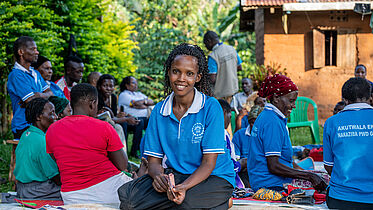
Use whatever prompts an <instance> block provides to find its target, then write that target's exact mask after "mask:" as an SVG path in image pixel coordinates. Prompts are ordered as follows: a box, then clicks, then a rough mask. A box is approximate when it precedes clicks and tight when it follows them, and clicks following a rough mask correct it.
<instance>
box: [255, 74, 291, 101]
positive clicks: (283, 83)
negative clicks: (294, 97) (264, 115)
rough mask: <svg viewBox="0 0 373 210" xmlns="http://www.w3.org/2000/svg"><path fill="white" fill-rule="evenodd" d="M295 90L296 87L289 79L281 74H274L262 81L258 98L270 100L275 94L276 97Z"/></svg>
mask: <svg viewBox="0 0 373 210" xmlns="http://www.w3.org/2000/svg"><path fill="white" fill-rule="evenodd" d="M297 90H298V88H297V86H296V85H295V84H294V82H293V81H291V79H290V78H288V77H286V76H284V75H281V74H275V75H273V76H268V77H266V78H265V79H264V81H263V83H262V86H261V87H260V89H259V92H258V93H259V96H260V97H263V98H268V99H269V100H271V99H272V97H273V95H274V94H275V93H276V95H278V96H283V95H286V94H288V93H290V92H293V91H297Z"/></svg>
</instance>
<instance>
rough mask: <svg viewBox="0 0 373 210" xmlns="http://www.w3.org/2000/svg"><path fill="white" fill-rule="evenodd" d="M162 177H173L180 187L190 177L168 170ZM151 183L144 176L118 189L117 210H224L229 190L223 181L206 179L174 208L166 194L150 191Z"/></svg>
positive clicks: (230, 191)
mask: <svg viewBox="0 0 373 210" xmlns="http://www.w3.org/2000/svg"><path fill="white" fill-rule="evenodd" d="M165 173H166V174H169V173H173V174H174V175H175V183H176V184H180V183H182V182H183V181H184V180H186V179H187V178H188V177H189V176H190V175H186V174H180V173H178V172H176V171H174V170H172V169H165ZM152 183H153V179H152V178H151V177H150V176H149V175H144V176H142V177H140V178H138V179H135V180H133V181H131V182H128V183H126V184H124V185H122V186H121V187H120V188H119V189H118V195H119V200H120V202H121V203H120V209H131V210H132V209H219V210H220V209H222V210H223V209H224V210H225V209H228V205H229V203H228V202H229V198H230V197H231V195H232V192H233V186H232V185H231V184H230V183H229V182H228V181H226V180H225V179H223V178H220V177H217V176H209V177H208V178H207V179H206V180H204V181H203V182H201V183H199V184H198V185H196V186H194V187H193V188H191V189H189V190H188V191H187V192H186V195H185V199H184V201H183V203H182V204H180V205H177V204H176V203H174V202H173V201H170V200H169V199H168V198H167V193H159V192H157V191H155V189H154V188H153V185H152Z"/></svg>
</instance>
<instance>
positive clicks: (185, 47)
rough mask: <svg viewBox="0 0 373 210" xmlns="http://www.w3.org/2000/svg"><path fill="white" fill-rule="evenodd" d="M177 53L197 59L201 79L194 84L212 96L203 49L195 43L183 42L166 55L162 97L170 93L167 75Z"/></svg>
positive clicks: (199, 89)
mask: <svg viewBox="0 0 373 210" xmlns="http://www.w3.org/2000/svg"><path fill="white" fill-rule="evenodd" d="M178 55H190V56H193V57H195V58H197V60H198V74H202V77H201V80H200V81H199V82H197V83H196V84H195V87H196V88H197V90H198V91H200V92H202V93H204V94H205V95H208V96H212V91H211V84H210V78H209V75H208V73H209V72H208V68H207V60H206V56H205V54H204V53H203V50H202V49H201V48H200V47H198V46H197V45H192V44H187V43H183V44H180V45H178V46H176V47H175V48H174V49H173V50H172V51H171V53H170V55H169V56H168V58H167V60H166V63H165V64H164V77H165V84H164V86H165V89H164V97H165V98H166V97H167V96H168V95H170V94H171V93H172V89H171V85H170V78H169V77H168V71H169V70H170V69H171V64H172V62H173V61H174V59H175V58H176V56H178Z"/></svg>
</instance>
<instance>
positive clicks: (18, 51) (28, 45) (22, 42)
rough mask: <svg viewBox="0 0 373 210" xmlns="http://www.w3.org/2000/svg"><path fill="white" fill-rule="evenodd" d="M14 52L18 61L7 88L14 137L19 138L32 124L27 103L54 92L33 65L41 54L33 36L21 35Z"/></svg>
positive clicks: (46, 97)
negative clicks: (26, 110)
mask: <svg viewBox="0 0 373 210" xmlns="http://www.w3.org/2000/svg"><path fill="white" fill-rule="evenodd" d="M13 53H14V57H15V58H16V62H15V64H14V67H13V69H12V71H11V72H10V74H9V76H8V83H7V89H8V93H9V96H10V100H11V101H12V109H13V119H12V132H13V135H14V139H19V138H21V135H22V133H23V132H24V131H25V130H26V129H27V128H28V127H29V126H30V124H28V123H27V122H26V118H25V107H26V104H27V103H28V102H30V101H31V100H32V99H33V98H45V99H48V98H49V96H52V95H53V92H52V91H51V90H50V87H49V85H48V84H47V83H46V82H45V81H44V79H43V78H42V77H41V75H40V73H39V72H38V71H36V70H34V68H32V67H31V63H33V62H36V61H37V59H38V55H39V52H38V50H37V46H36V44H35V42H34V40H33V39H32V38H31V37H28V36H21V37H19V38H18V39H17V40H16V41H15V42H14V45H13Z"/></svg>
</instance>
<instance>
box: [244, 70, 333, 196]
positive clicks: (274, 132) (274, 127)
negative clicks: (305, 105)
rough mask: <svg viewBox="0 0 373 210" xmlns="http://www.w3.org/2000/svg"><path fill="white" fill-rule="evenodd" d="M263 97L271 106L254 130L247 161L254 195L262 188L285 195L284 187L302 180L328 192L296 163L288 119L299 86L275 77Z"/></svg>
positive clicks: (267, 82) (264, 86)
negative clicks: (293, 180) (293, 179)
mask: <svg viewBox="0 0 373 210" xmlns="http://www.w3.org/2000/svg"><path fill="white" fill-rule="evenodd" d="M259 96H260V97H264V98H267V99H268V100H269V101H270V103H267V104H266V105H265V108H264V110H263V111H262V113H260V115H259V116H258V118H257V119H256V121H255V123H254V125H253V128H252V130H251V140H250V152H249V156H248V160H247V171H248V174H249V180H250V185H251V188H252V189H253V190H254V191H256V190H258V189H260V188H267V189H271V190H277V191H281V190H283V189H284V188H283V184H285V183H291V181H292V178H299V179H305V180H308V181H310V182H311V183H312V185H313V186H314V188H315V189H317V190H324V189H325V188H326V184H325V182H324V181H323V180H322V179H321V178H320V177H319V176H318V175H316V174H314V173H311V172H308V171H302V170H299V169H300V167H299V166H297V165H296V164H295V163H294V162H293V159H292V156H293V150H292V147H291V142H290V137H289V131H288V128H287V126H286V123H287V119H286V117H287V116H289V115H290V112H291V110H292V109H294V108H295V101H296V99H297V97H298V88H297V86H296V85H295V84H294V83H293V82H292V81H291V80H290V79H289V78H287V77H286V76H283V75H279V74H275V75H274V76H269V77H267V78H266V79H265V80H264V82H263V84H262V86H261V88H260V90H259Z"/></svg>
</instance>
